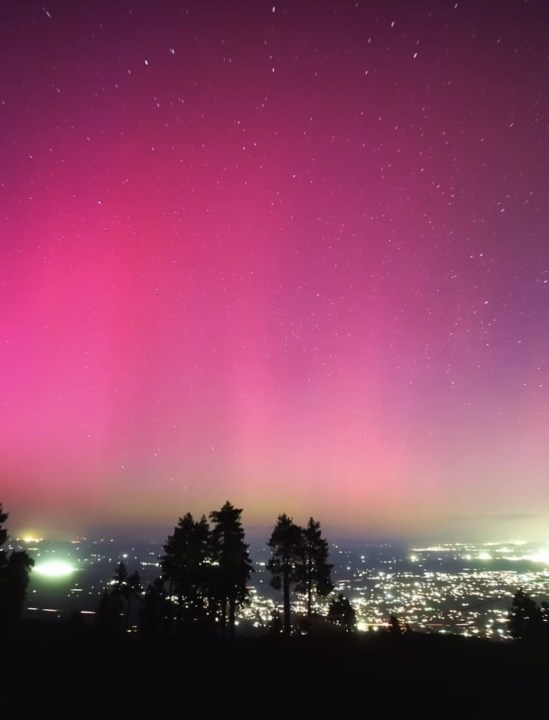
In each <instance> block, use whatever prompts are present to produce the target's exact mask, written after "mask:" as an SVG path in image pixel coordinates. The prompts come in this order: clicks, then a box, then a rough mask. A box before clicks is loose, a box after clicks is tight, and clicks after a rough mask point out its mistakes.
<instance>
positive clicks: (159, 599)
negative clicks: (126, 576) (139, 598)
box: [140, 577, 170, 637]
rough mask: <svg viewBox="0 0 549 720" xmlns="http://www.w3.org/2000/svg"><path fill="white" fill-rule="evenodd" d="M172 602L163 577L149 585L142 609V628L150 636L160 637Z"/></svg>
mask: <svg viewBox="0 0 549 720" xmlns="http://www.w3.org/2000/svg"><path fill="white" fill-rule="evenodd" d="M169 605H170V602H169V600H168V596H167V593H166V588H165V586H164V581H163V580H162V578H161V577H157V578H155V579H154V580H153V581H152V582H151V583H150V584H149V585H148V587H147V589H146V591H145V595H144V597H143V604H142V606H141V611H140V630H141V631H142V632H143V634H144V635H146V636H148V637H158V636H159V635H160V634H161V633H162V631H163V629H164V626H165V624H166V620H167V618H168V614H169V612H170V608H169Z"/></svg>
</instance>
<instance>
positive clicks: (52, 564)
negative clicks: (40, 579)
mask: <svg viewBox="0 0 549 720" xmlns="http://www.w3.org/2000/svg"><path fill="white" fill-rule="evenodd" d="M75 570H76V568H75V567H74V566H73V565H71V563H70V562H69V561H68V560H46V561H45V562H42V563H40V564H39V565H37V566H36V567H35V568H34V572H35V573H38V574H39V575H44V576H45V577H51V578H56V577H65V576H66V575H70V574H71V573H73V572H74V571H75Z"/></svg>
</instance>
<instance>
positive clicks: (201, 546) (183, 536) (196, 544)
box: [160, 513, 213, 621]
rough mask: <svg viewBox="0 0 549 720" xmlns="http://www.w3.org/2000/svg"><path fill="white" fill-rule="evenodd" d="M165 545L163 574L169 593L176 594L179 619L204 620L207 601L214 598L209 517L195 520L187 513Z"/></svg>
mask: <svg viewBox="0 0 549 720" xmlns="http://www.w3.org/2000/svg"><path fill="white" fill-rule="evenodd" d="M163 549H164V553H165V554H164V555H163V556H162V557H161V558H160V566H161V568H162V577H163V579H164V580H166V581H167V582H168V584H169V590H168V594H169V596H170V597H173V596H174V595H175V596H176V598H177V615H176V618H177V620H179V621H181V620H183V619H184V618H188V619H193V620H204V619H205V617H206V612H207V610H208V601H210V602H211V601H212V594H211V588H210V585H209V583H210V580H211V565H212V563H213V558H212V548H211V543H210V529H209V526H208V521H207V520H206V517H205V516H204V515H203V516H202V517H201V518H200V520H197V521H195V520H194V518H193V516H192V515H191V513H187V514H186V515H185V516H184V517H182V518H179V523H178V524H177V525H176V527H175V528H174V532H173V535H170V536H169V537H168V540H167V542H166V543H165V545H163Z"/></svg>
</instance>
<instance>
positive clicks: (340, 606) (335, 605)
mask: <svg viewBox="0 0 549 720" xmlns="http://www.w3.org/2000/svg"><path fill="white" fill-rule="evenodd" d="M328 620H329V621H330V622H332V623H334V624H335V625H339V626H340V627H342V628H344V629H345V630H347V632H352V631H353V630H355V629H356V611H355V609H354V607H353V606H352V605H351V603H350V601H349V600H348V598H346V597H345V596H344V595H343V593H339V594H338V595H337V597H335V598H334V599H333V600H332V601H331V602H330V605H329V606H328Z"/></svg>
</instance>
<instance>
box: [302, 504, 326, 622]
mask: <svg viewBox="0 0 549 720" xmlns="http://www.w3.org/2000/svg"><path fill="white" fill-rule="evenodd" d="M302 535H303V538H302V539H303V555H302V561H301V564H300V565H299V566H298V569H297V571H298V575H299V582H298V584H297V585H296V590H297V592H300V593H304V594H305V595H306V596H307V617H309V618H310V617H311V615H312V611H313V594H316V595H319V596H320V597H325V596H326V595H329V594H330V593H331V592H332V590H333V589H334V584H333V582H332V579H331V571H332V568H333V565H331V564H330V563H329V562H328V555H329V550H328V542H327V541H326V540H325V539H324V538H323V537H322V533H321V531H320V523H319V522H316V521H315V520H313V518H309V522H308V523H307V527H305V528H304V529H303V530H302Z"/></svg>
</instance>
